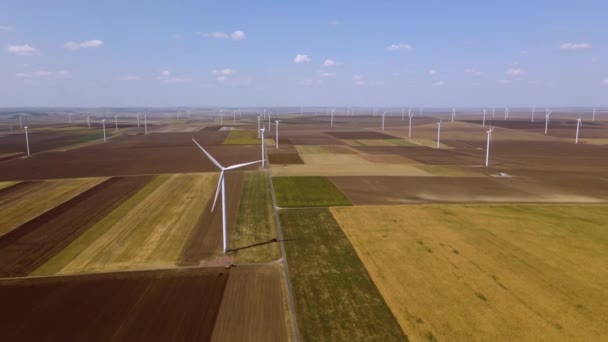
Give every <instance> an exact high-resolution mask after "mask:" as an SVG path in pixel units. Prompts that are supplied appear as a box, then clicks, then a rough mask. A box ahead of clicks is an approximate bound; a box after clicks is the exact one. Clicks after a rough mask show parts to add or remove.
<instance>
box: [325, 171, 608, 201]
mask: <svg viewBox="0 0 608 342" xmlns="http://www.w3.org/2000/svg"><path fill="white" fill-rule="evenodd" d="M562 177H563V176H562ZM581 180H584V179H581ZM331 181H332V182H333V183H334V184H335V185H336V186H337V187H338V189H340V191H342V192H343V193H344V194H345V195H346V196H347V197H348V198H349V199H350V200H351V201H352V202H353V203H354V204H356V205H373V204H407V203H500V202H520V203H534V202H537V203H538V202H540V203H598V202H606V201H608V180H603V181H601V180H600V179H597V178H596V179H595V181H593V182H592V181H586V182H580V183H579V185H581V187H580V188H577V187H576V181H574V180H573V181H572V182H571V183H568V182H566V183H563V182H561V181H559V177H552V178H551V181H547V180H544V179H542V178H541V179H539V178H534V179H532V178H525V177H521V178H520V177H513V178H509V177H504V178H503V177H371V176H370V177H331ZM594 184H595V186H596V187H598V188H600V190H594V191H592V192H589V191H588V187H590V186H593V185H594ZM585 187H587V188H585ZM601 189H603V190H601Z"/></svg>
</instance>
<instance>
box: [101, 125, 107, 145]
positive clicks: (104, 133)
mask: <svg viewBox="0 0 608 342" xmlns="http://www.w3.org/2000/svg"><path fill="white" fill-rule="evenodd" d="M101 123H102V124H103V142H106V119H103V120H101Z"/></svg>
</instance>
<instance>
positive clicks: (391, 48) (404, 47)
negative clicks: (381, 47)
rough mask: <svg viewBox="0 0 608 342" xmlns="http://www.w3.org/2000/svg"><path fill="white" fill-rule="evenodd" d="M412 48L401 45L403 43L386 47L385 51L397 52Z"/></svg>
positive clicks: (408, 45) (407, 45)
mask: <svg viewBox="0 0 608 342" xmlns="http://www.w3.org/2000/svg"><path fill="white" fill-rule="evenodd" d="M411 48H412V46H411V45H410V44H403V43H397V44H391V45H389V46H387V47H386V50H387V51H397V50H403V49H405V50H410V49H411Z"/></svg>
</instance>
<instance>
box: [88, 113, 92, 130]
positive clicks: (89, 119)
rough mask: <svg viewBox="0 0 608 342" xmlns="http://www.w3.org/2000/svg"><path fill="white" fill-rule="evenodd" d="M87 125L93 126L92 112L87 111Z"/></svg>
mask: <svg viewBox="0 0 608 342" xmlns="http://www.w3.org/2000/svg"><path fill="white" fill-rule="evenodd" d="M87 126H89V128H91V113H87Z"/></svg>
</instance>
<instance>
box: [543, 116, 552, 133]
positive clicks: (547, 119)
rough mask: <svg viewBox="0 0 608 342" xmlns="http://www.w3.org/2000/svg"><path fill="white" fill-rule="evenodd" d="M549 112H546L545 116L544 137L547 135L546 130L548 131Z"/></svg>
mask: <svg viewBox="0 0 608 342" xmlns="http://www.w3.org/2000/svg"><path fill="white" fill-rule="evenodd" d="M551 113H552V112H551V111H548V112H547V114H545V135H547V130H548V129H549V116H551Z"/></svg>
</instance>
